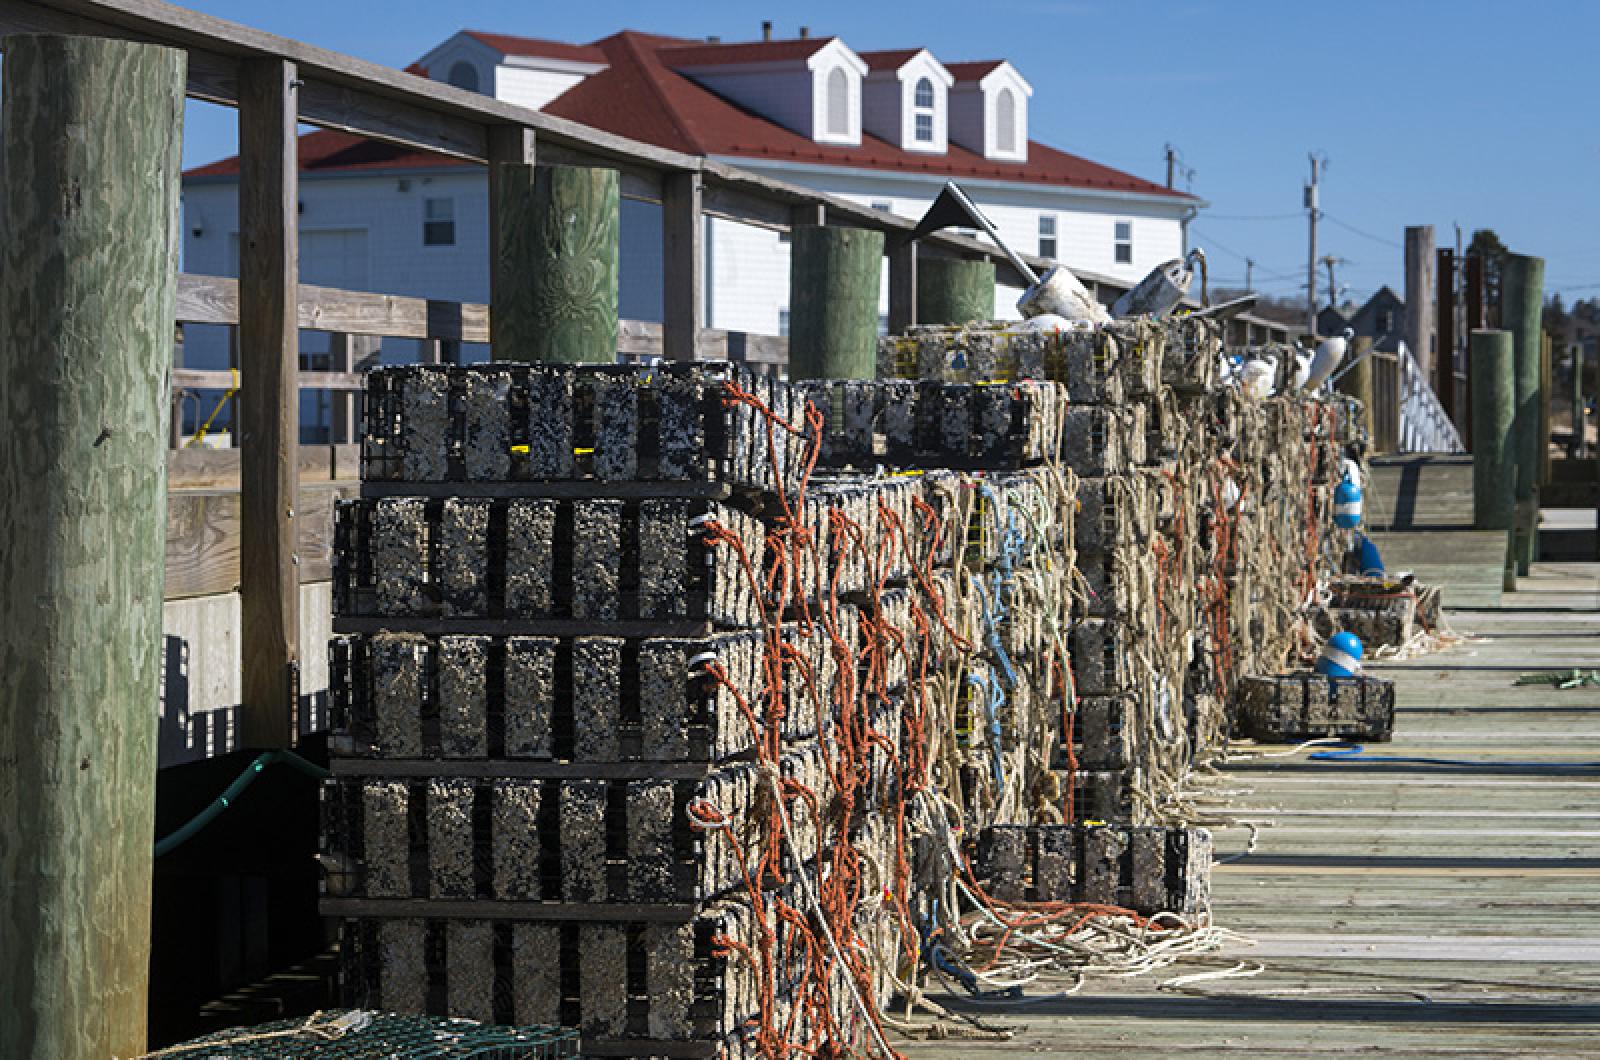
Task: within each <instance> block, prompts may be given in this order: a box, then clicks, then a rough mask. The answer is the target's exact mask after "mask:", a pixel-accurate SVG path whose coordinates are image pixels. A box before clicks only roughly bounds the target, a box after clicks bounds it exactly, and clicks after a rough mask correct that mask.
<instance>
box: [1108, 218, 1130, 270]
mask: <svg viewBox="0 0 1600 1060" xmlns="http://www.w3.org/2000/svg"><path fill="white" fill-rule="evenodd" d="M1115 236H1116V238H1115V239H1114V240H1113V242H1114V243H1115V252H1116V262H1117V264H1118V265H1132V264H1133V222H1132V221H1118V222H1117V226H1116V232H1115Z"/></svg>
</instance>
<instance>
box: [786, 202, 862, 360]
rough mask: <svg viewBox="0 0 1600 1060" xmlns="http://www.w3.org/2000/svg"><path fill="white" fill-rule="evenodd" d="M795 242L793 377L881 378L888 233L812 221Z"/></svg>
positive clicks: (792, 263)
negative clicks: (882, 285)
mask: <svg viewBox="0 0 1600 1060" xmlns="http://www.w3.org/2000/svg"><path fill="white" fill-rule="evenodd" d="M790 246H791V257H790V261H789V378H791V379H874V378H876V377H877V375H878V289H879V284H880V276H881V275H882V269H883V233H882V232H874V231H869V230H867V229H864V228H842V227H841V228H835V227H831V226H828V227H823V226H818V225H810V226H806V227H802V228H796V229H795V230H794V234H793V240H792V242H791V244H790Z"/></svg>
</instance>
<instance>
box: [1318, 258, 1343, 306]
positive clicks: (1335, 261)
mask: <svg viewBox="0 0 1600 1060" xmlns="http://www.w3.org/2000/svg"><path fill="white" fill-rule="evenodd" d="M1322 264H1323V265H1325V266H1327V268H1328V305H1330V306H1335V307H1336V306H1338V304H1339V284H1338V282H1337V281H1336V279H1335V278H1334V274H1333V268H1334V266H1335V265H1348V264H1349V262H1347V261H1345V260H1344V259H1343V258H1336V257H1334V256H1333V255H1332V254H1324V255H1323V256H1322Z"/></svg>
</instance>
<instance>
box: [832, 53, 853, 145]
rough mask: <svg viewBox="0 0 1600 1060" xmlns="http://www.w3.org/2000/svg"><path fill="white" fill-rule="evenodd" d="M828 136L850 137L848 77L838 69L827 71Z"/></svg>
mask: <svg viewBox="0 0 1600 1060" xmlns="http://www.w3.org/2000/svg"><path fill="white" fill-rule="evenodd" d="M827 99H828V134H829V135H830V136H849V135H850V75H849V74H847V73H845V72H844V70H843V69H842V68H840V67H837V66H836V67H834V68H833V69H832V70H830V71H828V88H827Z"/></svg>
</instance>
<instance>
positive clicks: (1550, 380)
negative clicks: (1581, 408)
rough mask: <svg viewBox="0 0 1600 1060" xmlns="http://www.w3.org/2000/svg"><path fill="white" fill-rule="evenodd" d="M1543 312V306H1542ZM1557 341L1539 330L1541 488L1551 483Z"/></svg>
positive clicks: (1547, 333)
mask: <svg viewBox="0 0 1600 1060" xmlns="http://www.w3.org/2000/svg"><path fill="white" fill-rule="evenodd" d="M1541 312H1542V307H1541ZM1554 354H1555V343H1554V341H1553V340H1552V339H1551V337H1550V333H1549V332H1547V331H1545V330H1543V329H1542V328H1541V329H1540V331H1539V489H1540V490H1541V491H1542V490H1543V489H1544V488H1545V487H1546V486H1548V485H1550V428H1551V416H1550V405H1551V401H1552V399H1553V398H1554V397H1555V393H1556V388H1555V370H1554V366H1553V365H1552V364H1551V362H1552V360H1553V359H1554Z"/></svg>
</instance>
